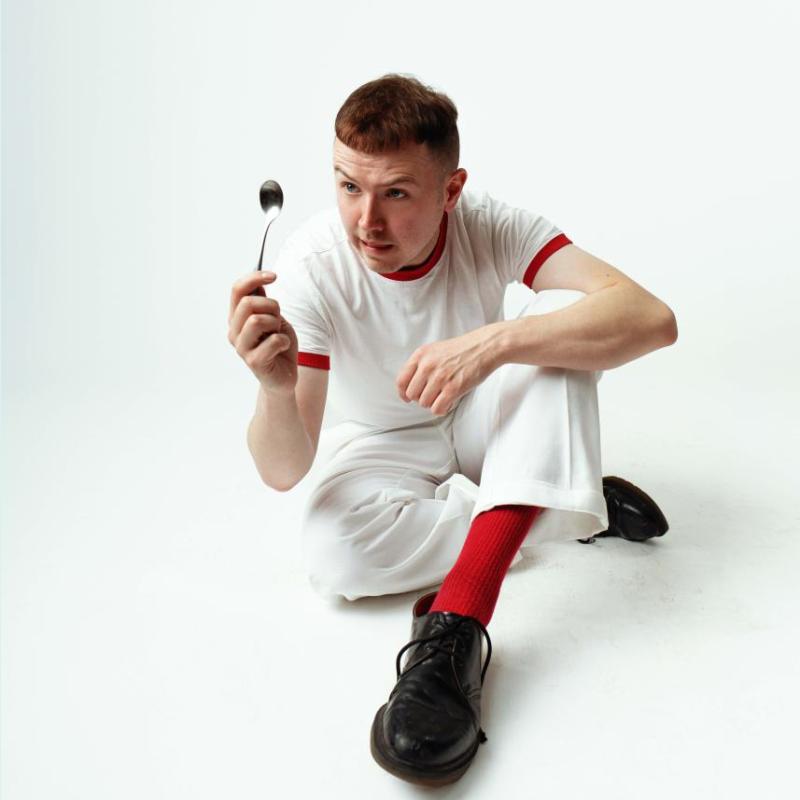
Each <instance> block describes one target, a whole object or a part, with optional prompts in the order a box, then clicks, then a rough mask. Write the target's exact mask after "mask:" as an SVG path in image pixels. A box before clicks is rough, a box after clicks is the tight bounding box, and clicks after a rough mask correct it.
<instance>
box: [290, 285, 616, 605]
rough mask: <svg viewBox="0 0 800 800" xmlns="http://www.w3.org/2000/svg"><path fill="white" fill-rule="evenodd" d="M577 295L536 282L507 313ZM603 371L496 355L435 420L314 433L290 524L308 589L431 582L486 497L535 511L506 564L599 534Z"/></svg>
mask: <svg viewBox="0 0 800 800" xmlns="http://www.w3.org/2000/svg"><path fill="white" fill-rule="evenodd" d="M583 296H584V294H583V293H582V292H578V291H572V290H549V291H542V292H539V293H537V294H535V295H532V298H531V300H530V302H529V304H528V305H527V306H526V307H525V308H523V310H522V311H521V312H520V314H519V315H518V316H520V317H521V316H527V315H531V314H544V313H547V312H549V311H554V310H557V309H559V308H563V307H564V306H568V305H570V304H572V303H574V302H576V301H577V300H579V299H580V298H582V297H583ZM601 375H602V373H600V372H589V371H582V370H569V369H560V368H554V367H535V366H530V365H527V364H504V365H503V366H501V367H499V368H498V369H496V370H495V371H494V372H493V373H492V374H491V375H490V376H489V377H488V378H487V379H486V380H485V381H483V383H481V384H479V385H478V386H476V387H475V388H474V389H473V390H472V391H471V392H469V393H467V394H466V395H464V396H463V397H462V398H461V400H460V401H459V403H458V404H457V405H456V407H455V408H453V409H452V410H451V411H450V412H449V413H448V414H447V415H446V416H444V417H436V416H433V415H431V420H430V422H425V423H423V424H420V425H413V426H410V427H404V428H395V429H391V430H386V429H381V428H377V427H374V426H370V425H366V424H364V423H361V422H355V421H352V420H348V421H345V422H341V423H339V424H338V425H335V426H333V427H331V428H328V429H325V430H323V432H322V434H321V436H320V448H319V452H318V456H317V464H315V465H314V469H313V470H312V475H313V487H314V488H313V489H312V491H311V494H310V497H309V500H308V503H307V506H306V508H305V512H304V516H303V523H302V542H301V552H302V559H303V563H304V567H305V569H306V571H307V573H308V578H309V581H310V583H311V585H312V586H313V587H314V589H315V590H316V591H317V592H319V593H320V594H321V595H323V596H326V597H331V596H337V595H341V596H343V597H345V598H346V599H347V600H355V599H357V598H359V597H365V596H374V595H383V594H394V593H399V592H408V591H412V590H418V589H422V588H428V587H432V586H435V585H437V584H439V583H441V581H442V580H444V577H445V575H447V573H448V572H449V571H450V568H451V567H452V566H453V564H454V563H455V561H456V559H457V558H458V555H459V553H460V551H461V548H462V546H463V544H464V540H465V539H466V536H467V533H468V532H469V528H470V525H471V524H472V521H473V520H474V519H475V517H476V516H478V514H480V513H481V512H483V511H486V510H487V509H490V508H493V507H494V506H498V505H508V504H515V505H536V506H540V507H542V508H544V509H545V510H544V511H543V512H542V513H541V514H540V515H539V516H538V518H537V519H536V520H535V521H534V523H533V525H532V526H531V529H530V531H529V532H528V535H527V537H526V539H525V540H524V542H523V544H522V547H521V549H520V551H519V552H518V553H517V554H516V555H515V557H514V560H513V561H512V563H511V567H512V568H513V567H514V565H516V564H517V563H518V562H519V561H520V560H521V559H522V558H523V557H524V556H525V554H526V551H529V550H530V549H531V548H532V547H535V545H536V543H537V542H545V541H556V540H574V539H579V538H585V537H588V536H591V535H592V534H593V533H598V532H600V531H603V530H605V529H606V528H607V527H608V516H607V511H606V503H605V499H604V497H603V490H602V471H601V464H600V425H599V417H598V407H597V381H598V380H599V378H600V376H601ZM320 457H322V461H320Z"/></svg>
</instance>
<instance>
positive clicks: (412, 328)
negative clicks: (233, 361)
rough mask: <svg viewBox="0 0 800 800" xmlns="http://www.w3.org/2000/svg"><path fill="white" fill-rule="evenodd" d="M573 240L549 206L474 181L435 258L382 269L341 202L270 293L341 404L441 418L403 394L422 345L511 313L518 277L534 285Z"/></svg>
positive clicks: (388, 423)
mask: <svg viewBox="0 0 800 800" xmlns="http://www.w3.org/2000/svg"><path fill="white" fill-rule="evenodd" d="M570 243H571V240H570V239H568V238H567V236H566V235H564V234H563V233H562V232H561V230H560V229H559V228H557V227H556V226H555V225H553V223H551V222H549V221H548V220H547V219H545V218H544V217H541V216H539V215H538V214H534V213H532V212H530V211H526V210H524V209H519V208H512V207H510V206H508V205H506V204H505V203H502V202H500V201H498V200H496V199H494V198H492V197H491V196H489V195H488V194H487V193H485V192H482V193H479V194H475V193H472V192H467V191H463V192H462V194H461V197H460V198H459V201H458V203H457V205H456V207H455V209H454V210H453V211H452V212H450V213H445V214H444V215H443V217H442V224H441V227H440V229H439V240H438V242H437V244H436V247H435V249H434V251H433V253H432V254H431V257H430V258H429V259H428V260H427V261H426V262H425V263H424V264H422V265H421V266H420V267H418V268H416V269H413V270H400V271H397V272H392V273H388V274H380V273H378V272H373V271H372V270H370V269H369V268H367V267H366V266H365V265H364V264H363V263H362V261H361V259H360V257H359V255H358V254H357V252H356V251H355V250H354V249H353V247H352V246H351V245H350V242H349V240H348V238H347V233H346V232H345V230H344V227H343V226H342V223H341V219H340V217H339V213H338V210H337V209H336V208H332V209H329V210H327V211H323V212H320V213H319V214H316V215H315V216H313V217H312V218H311V219H309V220H308V221H307V222H306V223H304V224H303V225H302V226H301V227H300V228H299V229H297V230H296V231H295V232H294V233H293V234H292V235H291V236H290V237H289V238H288V239H287V241H286V243H285V244H284V246H283V248H282V249H281V252H280V254H279V256H278V259H277V261H276V262H275V266H274V269H273V271H274V272H275V273H276V275H277V276H278V277H277V279H276V281H275V283H273V284H272V285H271V287H269V289H268V291H267V294H268V295H269V296H271V297H275V299H277V300H278V302H279V303H280V308H281V315H282V316H283V317H284V318H285V319H287V320H288V321H289V323H290V324H291V325H292V327H293V328H294V330H295V332H296V333H297V339H298V347H299V352H298V359H297V360H298V364H300V365H302V366H308V367H316V368H319V369H329V370H330V383H329V392H330V400H331V402H332V404H333V406H334V408H335V409H336V411H338V412H339V414H340V415H341V416H342V417H343V418H344V419H353V420H357V421H359V422H364V423H367V424H369V425H374V426H377V427H380V428H384V429H386V428H398V427H403V426H405V425H414V424H418V423H420V422H428V421H430V420H431V419H432V418H434V417H435V415H434V414H433V413H432V412H431V410H430V409H429V408H423V407H422V406H420V405H419V404H418V403H404V402H403V401H402V400H401V399H400V397H399V396H398V393H397V387H396V385H395V381H396V379H397V375H398V374H399V372H400V370H401V369H402V367H403V365H404V364H405V363H406V362H407V361H408V358H409V357H410V356H411V354H412V353H413V352H414V350H416V349H417V348H418V347H419V346H420V345H423V344H427V343H429V342H436V341H440V340H441V339H449V338H452V337H454V336H459V335H461V334H463V333H466V332H468V331H471V330H474V329H475V328H478V327H480V326H482V325H487V324H489V323H491V322H497V321H499V320H501V319H503V298H504V295H505V291H506V287H507V286H508V285H509V284H511V283H514V282H515V281H519V282H520V283H524V284H525V285H526V286H528V287H530V286H531V284H532V282H533V278H534V276H535V274H536V272H537V270H538V269H539V268H540V267H541V265H542V264H543V263H544V261H545V260H546V259H547V258H548V257H549V256H550V255H551V254H552V253H554V252H555V251H556V250H558V249H559V248H560V247H563V246H564V245H566V244H570Z"/></svg>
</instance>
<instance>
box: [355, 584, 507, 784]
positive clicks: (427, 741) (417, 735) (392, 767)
mask: <svg viewBox="0 0 800 800" xmlns="http://www.w3.org/2000/svg"><path fill="white" fill-rule="evenodd" d="M435 597H436V592H431V593H429V594H426V595H424V596H423V597H420V598H419V599H418V600H417V602H416V603H415V604H414V610H413V612H412V623H411V641H410V642H408V644H406V645H405V646H404V647H403V648H402V649H401V650H400V652H399V653H398V654H397V661H396V669H397V683H396V684H395V687H394V689H392V692H391V694H390V695H389V701H388V702H387V703H385V704H384V705H382V706H381V707H380V708H379V709H378V712H377V714H376V715H375V719H374V720H373V723H372V732H371V735H370V750H371V751H372V757H373V758H374V759H375V761H377V762H378V764H380V766H382V767H383V768H384V769H385V770H387V771H388V772H391V773H392V775H395V776H397V777H398V778H402V779H403V780H406V781H410V782H411V783H418V784H422V785H424V786H442V785H444V784H447V783H453V781H456V780H458V779H459V778H460V777H461V776H462V775H463V774H464V773H465V772H466V771H467V769H468V768H469V766H470V764H471V763H472V759H473V758H474V757H475V754H476V752H477V750H478V746H479V745H480V744H481V743H483V742H485V741H486V734H485V733H484V732H483V729H482V728H481V688H482V686H483V679H484V676H485V674H486V669H487V667H488V666H489V660H490V659H491V657H492V642H491V640H490V639H489V634H488V633H487V631H486V628H485V627H484V626H483V625H482V624H481V623H480V622H479V621H478V620H477V619H474V618H473V617H467V616H462V615H461V614H455V613H452V612H450V611H434V612H433V613H428V609H429V608H430V607H431V605H432V604H433V600H434V598H435ZM482 636H485V637H486V643H487V645H488V652H487V656H486V663H485V664H484V666H483V669H481V645H482V638H481V637H482ZM409 648H411V650H410V652H409V654H408V658H407V660H406V663H405V665H404V667H403V670H402V674H401V670H400V659H401V657H402V655H403V653H404V652H406V650H408V649H409Z"/></svg>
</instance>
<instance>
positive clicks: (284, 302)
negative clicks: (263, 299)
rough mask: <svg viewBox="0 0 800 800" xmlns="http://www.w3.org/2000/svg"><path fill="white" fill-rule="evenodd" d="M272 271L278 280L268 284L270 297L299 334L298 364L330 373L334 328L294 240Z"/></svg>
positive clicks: (280, 255) (284, 248) (280, 256)
mask: <svg viewBox="0 0 800 800" xmlns="http://www.w3.org/2000/svg"><path fill="white" fill-rule="evenodd" d="M272 271H273V272H274V273H275V274H276V275H277V278H276V279H275V282H274V283H271V284H267V286H266V291H267V295H268V296H269V297H274V298H275V299H276V300H277V301H278V304H279V305H280V309H281V316H282V317H283V318H284V319H286V320H287V321H288V322H289V324H290V325H291V326H292V327H293V328H294V330H295V333H296V334H297V363H298V364H299V365H301V366H304V367H316V368H318V369H328V370H329V369H330V368H331V360H330V352H331V351H330V343H331V329H330V325H329V323H328V320H327V319H326V316H325V314H324V313H323V306H322V300H321V298H320V294H319V290H318V288H317V286H316V284H315V283H314V280H313V278H312V276H311V274H310V272H309V268H308V264H307V263H306V260H305V259H304V258H302V257H299V256H298V253H297V251H296V250H295V248H294V247H293V246H292V241H291V239H290V240H289V241H287V242H286V244H284V246H283V248H282V249H281V252H280V253H279V255H278V258H277V260H276V261H275V266H274V267H273V268H272Z"/></svg>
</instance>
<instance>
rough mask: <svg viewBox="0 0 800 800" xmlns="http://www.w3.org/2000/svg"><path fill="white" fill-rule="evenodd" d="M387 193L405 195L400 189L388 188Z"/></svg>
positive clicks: (396, 195)
mask: <svg viewBox="0 0 800 800" xmlns="http://www.w3.org/2000/svg"><path fill="white" fill-rule="evenodd" d="M389 194H391V195H392V196H393V197H405V196H406V193H405V192H404V191H403V190H402V189H389Z"/></svg>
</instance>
